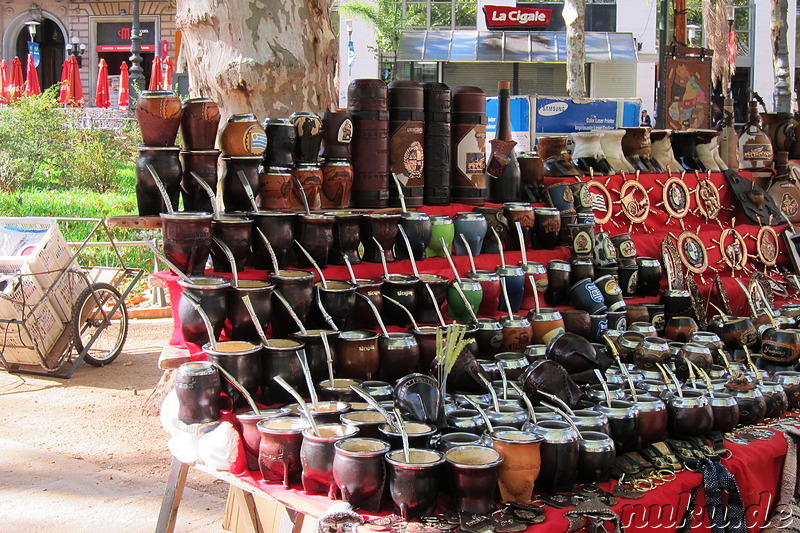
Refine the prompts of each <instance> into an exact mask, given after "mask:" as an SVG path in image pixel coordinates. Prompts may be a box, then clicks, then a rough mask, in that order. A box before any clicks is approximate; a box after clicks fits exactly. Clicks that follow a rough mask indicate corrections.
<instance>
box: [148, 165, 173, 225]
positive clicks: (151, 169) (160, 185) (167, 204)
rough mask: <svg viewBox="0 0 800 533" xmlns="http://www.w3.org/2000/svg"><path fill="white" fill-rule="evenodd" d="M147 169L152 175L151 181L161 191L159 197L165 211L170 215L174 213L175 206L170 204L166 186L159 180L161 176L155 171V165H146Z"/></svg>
mask: <svg viewBox="0 0 800 533" xmlns="http://www.w3.org/2000/svg"><path fill="white" fill-rule="evenodd" d="M147 170H148V171H149V172H150V175H151V176H153V181H154V182H156V187H158V192H160V193H161V198H162V199H163V200H164V206H165V207H166V208H167V213H169V214H170V215H172V214H174V213H175V207H174V206H173V205H172V200H170V199H169V194H168V193H167V188H166V187H165V186H164V182H163V181H161V178H160V177H159V175H158V172H156V169H155V167H153V165H152V164H148V165H147Z"/></svg>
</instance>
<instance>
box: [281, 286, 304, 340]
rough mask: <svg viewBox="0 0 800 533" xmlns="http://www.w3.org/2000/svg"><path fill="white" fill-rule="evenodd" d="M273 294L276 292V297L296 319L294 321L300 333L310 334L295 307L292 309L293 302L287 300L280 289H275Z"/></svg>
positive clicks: (293, 318)
mask: <svg viewBox="0 0 800 533" xmlns="http://www.w3.org/2000/svg"><path fill="white" fill-rule="evenodd" d="M272 294H274V295H275V297H276V298H277V299H278V301H280V302H281V303H282V304H283V307H285V308H286V312H287V313H289V316H290V317H292V320H294V323H295V324H297V328H298V329H299V330H300V333H302V334H303V335H308V332H307V331H306V327H305V326H304V325H303V321H302V320H300V317H299V316H297V313H295V312H294V309H292V304H290V303H289V302H288V301H287V300H286V298H285V297H284V296H283V294H281V292H280V291H278V290H276V291H273V293H272Z"/></svg>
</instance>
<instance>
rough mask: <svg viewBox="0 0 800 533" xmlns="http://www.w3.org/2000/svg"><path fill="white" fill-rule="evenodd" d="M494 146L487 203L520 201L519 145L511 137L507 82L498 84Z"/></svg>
mask: <svg viewBox="0 0 800 533" xmlns="http://www.w3.org/2000/svg"><path fill="white" fill-rule="evenodd" d="M491 143H492V154H491V156H489V163H488V164H487V165H486V174H487V176H488V179H487V182H488V189H489V195H488V200H489V201H490V202H495V203H504V202H515V201H519V199H520V171H519V162H518V161H517V152H516V149H515V147H516V145H517V143H516V141H514V140H513V139H512V137H511V84H510V83H509V82H507V81H501V82H499V83H498V95H497V133H496V135H495V138H494V140H492V141H491Z"/></svg>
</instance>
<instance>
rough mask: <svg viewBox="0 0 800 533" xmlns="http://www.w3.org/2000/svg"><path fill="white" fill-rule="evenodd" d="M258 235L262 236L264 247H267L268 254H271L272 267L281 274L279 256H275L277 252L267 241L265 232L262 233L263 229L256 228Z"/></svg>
mask: <svg viewBox="0 0 800 533" xmlns="http://www.w3.org/2000/svg"><path fill="white" fill-rule="evenodd" d="M256 231H258V234H259V235H260V236H261V240H263V241H264V246H266V247H267V252H268V253H269V258H270V259H271V260H272V266H273V267H274V268H275V272H280V270H281V267H280V265H278V256H276V255H275V250H274V249H273V248H272V244H271V243H270V242H269V239H267V236H266V235H264V232H263V231H261V228H256Z"/></svg>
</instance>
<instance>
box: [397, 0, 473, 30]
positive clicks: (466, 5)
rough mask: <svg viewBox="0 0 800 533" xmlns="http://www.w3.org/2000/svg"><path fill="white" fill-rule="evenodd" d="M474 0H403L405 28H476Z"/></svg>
mask: <svg viewBox="0 0 800 533" xmlns="http://www.w3.org/2000/svg"><path fill="white" fill-rule="evenodd" d="M477 11H478V4H477V2H476V1H475V0H431V1H427V2H423V1H417V0H403V12H404V13H405V17H404V20H405V26H404V27H405V28H406V29H412V30H420V29H423V30H427V29H433V30H457V29H475V28H477V18H476V14H477Z"/></svg>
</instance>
